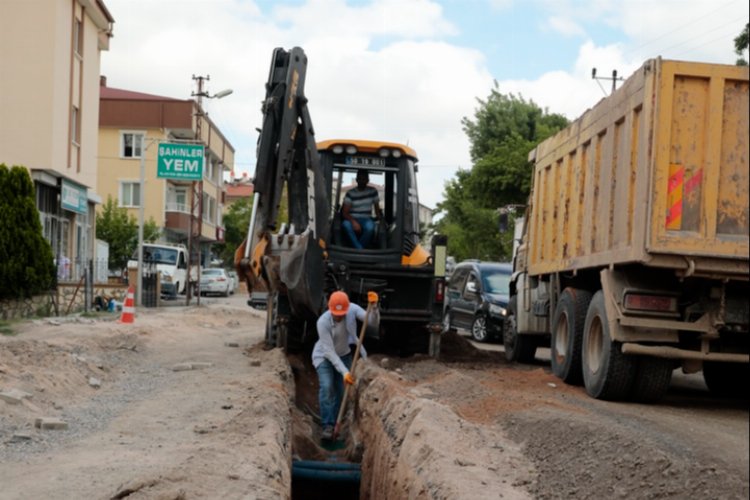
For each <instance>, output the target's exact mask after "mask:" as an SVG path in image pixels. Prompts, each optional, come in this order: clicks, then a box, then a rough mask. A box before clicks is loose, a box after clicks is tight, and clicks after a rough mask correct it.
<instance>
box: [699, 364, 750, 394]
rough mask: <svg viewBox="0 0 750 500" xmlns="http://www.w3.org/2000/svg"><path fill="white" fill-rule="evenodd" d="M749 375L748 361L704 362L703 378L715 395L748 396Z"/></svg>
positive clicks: (749, 366)
mask: <svg viewBox="0 0 750 500" xmlns="http://www.w3.org/2000/svg"><path fill="white" fill-rule="evenodd" d="M748 375H750V365H748V364H747V363H720V362H717V361H704V362H703V380H705V382H706V385H707V386H708V390H709V391H711V393H712V394H714V395H715V396H720V397H730V398H746V397H747V396H748V387H747V385H748V382H747V380H748Z"/></svg>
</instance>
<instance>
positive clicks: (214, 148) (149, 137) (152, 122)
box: [97, 77, 234, 265]
mask: <svg viewBox="0 0 750 500" xmlns="http://www.w3.org/2000/svg"><path fill="white" fill-rule="evenodd" d="M100 99H101V101H100V115H99V176H98V182H97V190H98V192H99V193H100V194H101V196H102V199H103V200H104V201H106V200H107V199H108V198H109V197H111V198H112V199H113V200H117V203H118V205H119V206H120V207H124V208H126V209H127V210H128V212H129V213H130V214H131V215H133V216H134V217H136V218H138V217H139V212H140V206H141V203H143V210H144V220H145V221H148V220H149V219H153V220H154V221H155V222H156V224H157V226H159V227H160V228H161V230H162V234H161V238H160V241H161V242H164V243H172V244H184V245H185V246H190V244H189V241H188V240H189V238H190V235H191V234H192V244H193V245H195V246H196V247H198V248H200V261H201V264H202V265H205V264H207V263H208V262H209V257H210V250H211V245H212V244H213V243H217V242H221V241H223V240H224V226H223V223H222V212H223V206H224V204H225V199H224V196H225V190H224V173H225V172H229V171H231V169H232V167H233V164H234V148H233V147H232V145H231V144H230V143H229V142H228V141H227V140H226V139H225V138H224V136H223V135H222V133H221V131H220V130H219V129H218V128H217V127H216V125H215V124H214V123H213V122H212V121H211V120H210V118H209V117H208V116H207V115H206V114H205V113H204V111H203V109H202V107H201V104H200V103H199V102H198V101H195V100H192V99H186V100H183V99H173V98H169V97H162V96H155V95H150V94H144V93H140V92H133V91H128V90H122V89H116V88H111V87H108V86H107V84H106V79H105V78H104V77H102V78H101V86H100ZM162 143H172V144H202V145H203V146H204V147H205V159H204V169H203V176H202V181H198V182H194V181H185V180H175V179H166V178H159V177H158V176H157V160H158V150H159V144H162ZM141 159H143V165H144V168H145V175H144V180H145V186H144V188H143V190H141V185H140V169H141ZM192 253H193V261H195V258H197V257H198V255H197V250H196V249H193V252H192Z"/></svg>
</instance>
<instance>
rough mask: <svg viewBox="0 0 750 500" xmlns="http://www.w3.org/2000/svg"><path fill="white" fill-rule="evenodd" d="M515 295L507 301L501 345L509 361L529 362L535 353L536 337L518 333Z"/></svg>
mask: <svg viewBox="0 0 750 500" xmlns="http://www.w3.org/2000/svg"><path fill="white" fill-rule="evenodd" d="M517 303H518V300H517V298H516V297H511V299H510V302H508V312H509V314H508V322H507V324H506V325H505V329H504V330H503V346H504V348H505V359H507V360H508V361H511V362H519V363H531V362H532V361H534V355H535V354H536V346H537V343H536V339H535V338H533V337H531V336H529V335H519V334H518V327H517V326H516V307H517V306H516V304H517Z"/></svg>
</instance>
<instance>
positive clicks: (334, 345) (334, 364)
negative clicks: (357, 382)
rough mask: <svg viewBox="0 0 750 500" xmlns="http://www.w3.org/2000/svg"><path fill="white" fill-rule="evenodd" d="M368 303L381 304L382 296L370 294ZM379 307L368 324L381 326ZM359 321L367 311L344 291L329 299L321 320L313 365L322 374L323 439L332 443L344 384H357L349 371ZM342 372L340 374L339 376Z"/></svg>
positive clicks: (313, 353) (363, 354) (320, 382)
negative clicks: (353, 301) (379, 297)
mask: <svg viewBox="0 0 750 500" xmlns="http://www.w3.org/2000/svg"><path fill="white" fill-rule="evenodd" d="M367 301H368V302H369V303H370V304H372V305H373V306H374V305H375V304H377V301H378V294H377V293H375V292H369V293H368V294H367ZM378 319H379V316H378V308H377V307H371V315H370V317H369V319H368V324H377V321H378ZM357 320H359V321H364V320H365V310H364V309H362V308H361V307H360V306H359V305H357V304H352V303H350V302H349V297H348V296H347V295H346V293H344V292H342V291H336V292H333V293H332V294H331V296H330V298H329V299H328V310H327V311H326V312H324V313H323V314H322V315H321V316H320V318H318V323H317V328H318V341H317V342H316V343H315V346H314V347H313V351H312V362H313V366H314V367H315V370H316V371H317V372H318V384H319V386H320V389H319V391H318V402H319V404H320V420H321V426H322V428H323V432H322V434H321V438H322V439H324V440H330V439H332V437H333V432H334V425H335V424H336V419H337V418H338V413H339V408H340V406H341V400H342V398H343V394H344V383H347V384H349V385H353V384H354V377H353V376H352V374H351V373H350V372H349V369H350V368H351V364H352V352H351V348H350V347H349V346H350V345H352V344H354V345H356V344H357V341H358V340H357ZM360 355H361V356H362V358H363V359H364V358H366V357H367V352H366V351H365V347H364V346H360ZM336 372H338V373H336Z"/></svg>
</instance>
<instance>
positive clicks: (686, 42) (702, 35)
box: [660, 21, 736, 52]
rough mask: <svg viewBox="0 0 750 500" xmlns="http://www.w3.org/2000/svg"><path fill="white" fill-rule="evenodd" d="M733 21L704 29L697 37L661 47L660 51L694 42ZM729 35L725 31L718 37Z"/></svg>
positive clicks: (731, 23)
mask: <svg viewBox="0 0 750 500" xmlns="http://www.w3.org/2000/svg"><path fill="white" fill-rule="evenodd" d="M735 23H736V21H733V22H730V23H726V24H723V25H721V26H717V27H715V28H714V29H712V30H708V31H704V32H702V33H701V34H700V35H699V36H698V37H694V38H691V39H690V40H687V41H684V42H680V43H676V44H674V45H670V46H669V47H667V48H665V49H662V50H661V51H660V52H666V51H668V50H671V49H674V48H677V47H681V46H683V45H685V44H689V43H692V42H695V41H697V40H699V39H700V38H702V37H704V36H706V35H709V34H711V33H713V32H714V31H718V30H720V29H722V28H726V27H727V26H730V25H733V24H735ZM732 33H734V29H733V31H732ZM730 35H731V34H730V33H725V34H722V35H721V37H720V38H723V37H725V36H730Z"/></svg>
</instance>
